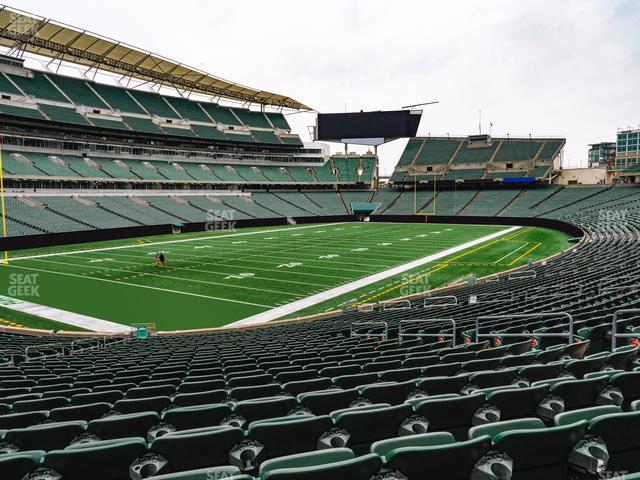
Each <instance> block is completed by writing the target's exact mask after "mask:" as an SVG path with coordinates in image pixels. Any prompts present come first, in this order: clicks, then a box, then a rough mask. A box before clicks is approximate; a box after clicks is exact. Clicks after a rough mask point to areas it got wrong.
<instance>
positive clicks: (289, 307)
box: [228, 227, 522, 327]
mask: <svg viewBox="0 0 640 480" xmlns="http://www.w3.org/2000/svg"><path fill="white" fill-rule="evenodd" d="M520 228H522V227H510V228H507V229H505V230H500V231H499V232H494V233H491V234H489V235H485V236H484V237H480V238H476V239H475V240H471V241H469V242H465V243H462V244H460V245H457V246H455V247H451V248H448V249H446V250H442V251H440V252H438V253H434V254H432V255H428V256H426V257H422V258H419V259H417V260H413V261H411V262H408V263H405V264H402V265H398V266H397V267H394V268H390V269H388V270H384V271H382V272H378V273H375V274H373V275H369V276H368V277H364V278H361V279H359V280H355V281H353V282H351V283H346V284H344V285H342V286H339V287H335V288H332V289H330V290H326V291H324V292H321V293H318V294H316V295H311V296H310V297H306V298H303V299H301V300H296V301H295V302H291V303H288V304H286V305H282V306H281V307H276V308H273V309H271V310H267V311H266V312H261V313H258V314H256V315H252V316H250V317H247V318H245V319H243V320H238V321H237V322H233V323H230V324H228V326H234V327H236V326H241V325H256V324H260V323H266V322H270V321H271V320H275V319H277V318H280V317H284V316H286V315H289V314H291V313H294V312H297V311H299V310H302V309H304V308H307V307H310V306H312V305H316V304H318V303H321V302H324V301H326V300H330V299H332V298H335V297H338V296H340V295H344V294H345V293H349V292H352V291H354V290H358V289H360V288H363V287H366V286H367V285H370V284H373V283H376V282H379V281H381V280H384V279H386V278H390V277H393V276H395V275H398V274H400V273H403V272H406V271H408V270H412V269H414V268H416V267H420V266H422V265H425V264H427V263H431V262H433V261H435V260H438V259H440V258H443V257H447V256H449V255H451V254H453V253H457V252H460V251H462V250H466V249H467V248H471V247H474V246H476V245H480V244H481V243H484V242H487V241H489V240H493V239H495V238H498V237H502V236H503V235H507V234H509V233H512V232H515V231H516V230H518V229H520Z"/></svg>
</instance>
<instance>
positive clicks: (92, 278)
mask: <svg viewBox="0 0 640 480" xmlns="http://www.w3.org/2000/svg"><path fill="white" fill-rule="evenodd" d="M10 268H20V269H22V270H30V271H33V272H43V273H54V274H56V275H64V276H67V277H76V278H84V279H85V280H96V281H98V282H107V283H116V284H118V285H127V286H129V287H138V288H146V289H148V290H158V291H161V292H168V293H177V294H179V295H188V296H190V297H200V298H209V299H211V300H221V301H223V302H231V303H240V304H242V305H251V306H253V307H262V308H273V307H272V306H271V305H262V304H260V303H251V302H243V301H241V300H232V299H230V298H222V297H213V296H211V295H201V294H199V293H191V292H183V291H181V290H171V289H169V288H160V287H151V286H149V285H139V284H137V283H130V282H122V281H120V280H109V279H107V278H97V277H89V276H88V275H77V274H75V273H65V272H56V271H54V270H43V269H41V268H30V267H21V266H18V265H15V264H13V265H11V266H10Z"/></svg>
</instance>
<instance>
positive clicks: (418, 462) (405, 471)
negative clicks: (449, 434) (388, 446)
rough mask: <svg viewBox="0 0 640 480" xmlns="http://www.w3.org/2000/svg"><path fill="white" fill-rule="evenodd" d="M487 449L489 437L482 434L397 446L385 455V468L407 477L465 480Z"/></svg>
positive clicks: (415, 478)
mask: <svg viewBox="0 0 640 480" xmlns="http://www.w3.org/2000/svg"><path fill="white" fill-rule="evenodd" d="M490 448H491V439H490V438H489V437H486V436H485V437H479V438H475V439H473V440H467V441H460V442H456V443H448V442H447V441H445V442H444V444H443V445H434V446H427V447H405V448H398V449H396V450H393V451H392V452H390V453H389V454H388V456H387V462H386V467H387V468H389V469H391V470H392V471H397V472H399V473H400V474H401V475H402V477H400V478H406V479H407V480H420V479H423V478H446V479H447V480H468V479H469V478H471V473H472V471H473V469H474V467H475V465H476V463H477V462H478V461H479V460H480V459H481V458H482V457H483V456H484V455H485V454H486V453H488V452H489V450H490ZM425 474H426V475H427V476H425Z"/></svg>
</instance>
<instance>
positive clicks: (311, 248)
mask: <svg viewBox="0 0 640 480" xmlns="http://www.w3.org/2000/svg"><path fill="white" fill-rule="evenodd" d="M466 239H468V236H464V237H462V238H457V237H453V238H450V239H449V241H442V242H437V243H436V242H427V243H425V244H424V245H422V244H413V245H414V246H413V248H406V249H400V248H396V250H395V251H398V252H406V253H408V254H410V255H413V254H415V253H416V252H418V251H420V248H419V245H422V246H423V247H424V246H425V245H428V247H430V248H433V247H443V248H446V247H448V246H449V245H451V243H452V241H454V242H455V241H456V240H459V241H464V240H466ZM354 241H355V242H360V243H363V240H361V239H356V240H354ZM354 241H349V242H345V247H342V246H338V245H335V244H330V243H327V244H326V245H322V246H321V247H314V246H313V245H310V244H307V243H303V244H296V245H293V246H291V247H290V248H280V249H275V250H273V251H268V250H264V249H258V250H257V251H258V252H259V253H258V254H251V255H248V256H265V255H266V254H272V255H273V256H277V255H275V253H272V252H285V251H289V250H300V249H302V248H304V249H305V252H306V253H310V254H313V253H314V252H315V251H322V252H319V253H324V251H326V248H325V247H330V248H332V249H334V250H336V251H338V252H339V251H344V252H346V251H352V249H351V248H350V247H351V246H353V243H354ZM363 244H364V245H369V246H370V245H371V243H369V242H364V243H363ZM257 245H259V244H257ZM177 248H179V247H177ZM188 251H191V249H189V250H188ZM246 251H247V250H237V249H235V248H233V247H231V248H230V247H229V246H228V245H220V246H218V247H217V248H216V252H219V253H224V254H232V255H236V254H239V253H242V252H246ZM251 251H253V250H251ZM433 251H437V250H435V249H434V250H433ZM358 258H360V259H365V258H370V259H372V260H388V259H390V258H392V259H395V260H398V261H405V260H406V256H403V257H398V256H389V255H385V256H384V257H379V256H375V255H372V254H368V255H367V256H361V257H358ZM239 259H242V258H241V257H239ZM367 265H368V264H367Z"/></svg>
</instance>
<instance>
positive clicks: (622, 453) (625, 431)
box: [589, 412, 640, 476]
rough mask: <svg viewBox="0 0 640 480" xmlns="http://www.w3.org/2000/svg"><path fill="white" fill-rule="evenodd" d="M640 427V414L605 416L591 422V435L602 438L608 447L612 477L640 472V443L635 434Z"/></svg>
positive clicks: (608, 468)
mask: <svg viewBox="0 0 640 480" xmlns="http://www.w3.org/2000/svg"><path fill="white" fill-rule="evenodd" d="M639 426H640V412H629V413H611V414H605V415H601V416H596V417H595V418H593V419H592V420H591V421H590V422H589V434H591V435H595V436H597V437H599V438H601V439H602V440H603V441H604V443H605V445H606V448H607V452H608V454H609V459H608V462H607V466H606V467H607V468H606V471H607V472H610V475H615V472H638V471H640V442H639V441H638V436H637V435H636V434H635V432H637V429H638V427H639ZM606 475H607V474H606V473H602V476H606Z"/></svg>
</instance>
